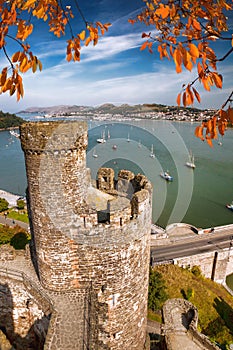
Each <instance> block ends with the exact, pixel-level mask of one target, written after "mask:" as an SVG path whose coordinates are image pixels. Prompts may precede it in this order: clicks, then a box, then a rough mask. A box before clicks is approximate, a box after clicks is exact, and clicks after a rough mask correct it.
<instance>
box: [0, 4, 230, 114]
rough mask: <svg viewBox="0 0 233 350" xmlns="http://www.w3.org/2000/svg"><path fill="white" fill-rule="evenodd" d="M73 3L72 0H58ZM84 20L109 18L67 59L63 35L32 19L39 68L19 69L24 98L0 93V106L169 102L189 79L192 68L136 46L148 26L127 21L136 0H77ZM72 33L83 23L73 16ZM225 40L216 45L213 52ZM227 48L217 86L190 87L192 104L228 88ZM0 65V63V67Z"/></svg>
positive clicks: (219, 96)
mask: <svg viewBox="0 0 233 350" xmlns="http://www.w3.org/2000/svg"><path fill="white" fill-rule="evenodd" d="M63 2H64V3H65V4H67V5H71V6H72V7H73V8H74V5H75V1H63ZM79 5H80V7H81V9H82V12H83V14H84V16H85V18H86V19H87V20H88V21H93V22H94V21H97V20H99V21H100V22H102V23H106V22H111V23H112V26H111V27H110V28H109V30H108V32H107V34H105V35H104V36H103V37H102V38H100V39H99V43H98V44H97V45H96V46H95V47H94V46H93V45H89V46H88V47H83V48H82V50H81V61H80V62H69V63H68V62H67V61H66V59H65V55H66V40H67V39H68V32H67V36H65V37H62V38H60V39H59V40H58V39H56V38H55V37H54V36H53V34H52V33H50V32H49V30H48V26H47V24H46V23H44V22H43V21H40V22H37V23H35V24H34V33H33V34H32V36H30V37H29V40H28V42H29V44H30V45H31V48H32V51H33V53H34V55H37V57H38V58H39V59H40V60H41V62H42V65H43V70H42V72H36V73H35V74H33V73H31V72H27V73H26V74H24V77H23V81H24V90H25V95H24V98H23V99H21V100H20V101H19V102H17V101H16V96H12V97H10V96H9V95H8V94H1V95H0V110H3V111H4V112H11V113H17V112H19V111H21V110H23V109H26V108H28V107H35V106H37V107H46V106H54V105H61V104H62V105H85V106H99V105H101V104H104V103H113V104H115V105H119V104H123V103H128V104H142V103H161V104H166V105H175V104H176V97H177V94H178V93H179V92H180V89H181V86H182V84H183V83H187V82H189V81H192V79H193V78H194V77H195V70H194V71H193V72H191V73H190V72H188V71H186V70H183V72H182V73H181V74H177V73H176V71H175V65H174V63H173V62H172V61H168V60H166V59H163V60H160V59H159V56H158V53H157V50H156V49H154V53H153V54H150V53H149V52H148V51H146V50H144V51H140V46H141V44H142V43H143V41H144V39H142V37H141V34H142V32H149V31H151V30H152V28H148V27H145V26H144V25H142V24H136V25H135V24H134V25H132V24H130V23H128V19H129V18H134V17H135V15H136V14H137V13H138V12H139V11H140V9H141V8H142V6H143V1H142V0H127V1H125V0H117V1H116V0H99V1H96V0H92V1H89V2H86V1H84V0H80V1H79ZM72 26H73V29H74V30H75V31H76V33H80V32H81V31H82V30H83V29H84V23H83V22H82V20H81V19H80V17H78V19H76V20H75V22H73V23H72ZM14 50H18V49H17V48H16V47H15V44H14V43H13V42H10V41H9V42H8V45H7V51H8V53H9V54H10V55H11V54H12V53H13V52H15V51H14ZM225 50H226V46H225V47H224V46H223V45H218V53H219V56H220V57H221V55H223V54H224V52H225ZM232 58H233V54H232V55H231V56H229V57H228V59H227V60H225V61H224V63H222V64H221V65H220V64H219V72H220V73H221V74H222V75H223V77H224V87H223V89H221V90H220V89H216V88H213V89H212V90H211V93H209V92H206V91H204V90H203V89H202V88H201V86H200V85H197V86H196V88H197V90H198V91H199V92H200V94H201V98H202V101H201V104H198V103H197V104H194V106H195V107H198V108H219V107H220V106H221V105H222V103H223V102H224V100H225V99H226V98H227V97H228V95H229V93H230V91H231V90H232V76H233V59H232ZM6 64H7V62H6V60H5V57H4V55H3V53H2V50H1V51H0V68H1V67H4V66H6ZM1 69H2V68H1Z"/></svg>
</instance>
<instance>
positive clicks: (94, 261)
mask: <svg viewBox="0 0 233 350" xmlns="http://www.w3.org/2000/svg"><path fill="white" fill-rule="evenodd" d="M20 132H21V144H22V149H23V151H24V154H25V163H26V172H27V179H28V209H29V215H30V227H31V235H32V240H31V246H30V251H31V260H30V259H28V256H27V257H26V258H25V262H24V263H23V262H22V261H23V257H20V259H21V260H20V263H18V264H17V265H16V266H15V264H14V261H15V260H14V259H12V257H11V264H12V268H14V269H15V268H16V270H18V272H19V271H20V269H21V267H22V266H23V264H25V265H24V266H26V264H27V265H28V266H29V267H28V276H27V274H26V276H25V278H26V279H27V280H30V279H32V280H33V281H34V284H31V286H32V285H34V286H36V287H37V288H38V290H39V291H41V293H42V294H41V295H43V297H44V298H45V299H46V300H47V298H48V300H50V302H51V305H52V306H51V309H50V311H49V312H47V313H46V310H42V309H41V310H42V311H40V305H39V303H38V299H37V303H36V307H34V310H35V315H34V316H33V317H34V319H35V320H40V319H41V321H40V323H41V327H40V329H42V330H43V332H41V339H40V343H41V344H42V343H43V339H42V338H43V336H42V333H43V334H44V349H50V350H60V349H62V350H66V349H67V350H70V349H74V350H75V349H77V350H87V349H89V350H122V349H124V350H133V349H135V350H144V349H145V346H146V345H145V344H146V325H147V289H148V268H149V257H150V230H151V205H152V204H151V196H152V187H151V184H150V183H149V181H148V180H147V179H146V178H145V176H142V175H136V176H135V175H134V174H133V173H131V172H128V173H127V171H123V172H121V173H120V174H119V177H118V181H119V186H118V182H116V181H114V173H113V170H112V169H109V168H103V169H100V171H99V173H98V178H97V183H96V187H95V186H92V185H91V179H90V171H89V169H87V168H86V148H87V125H86V123H84V122H76V121H75V122H36V123H25V124H24V125H22V126H21V130H20ZM31 262H32V263H31ZM17 267H18V269H17ZM0 268H1V266H0ZM8 268H9V264H8ZM2 271H3V270H2ZM8 271H10V270H8ZM1 276H2V274H1V269H0V278H1V281H2V277H1ZM8 277H9V278H10V276H8ZM4 283H6V279H5V280H4ZM12 285H13V284H12V282H11V283H9V284H8V287H7V288H8V289H7V291H8V294H9V293H13V294H15V298H16V299H17V291H16V290H14V291H13V290H12V288H13V287H12ZM25 288H26V291H27V293H28V285H26V286H25ZM30 292H31V294H30V300H32V301H31V302H32V303H33V295H34V294H33V291H32V288H31V290H30ZM27 293H26V292H25V293H24V294H25V295H24V296H22V300H24V304H26V303H27V300H28V296H27V295H26V294H27ZM9 295H10V294H9ZM37 295H38V293H37ZM18 298H20V296H19V295H18ZM17 305H18V304H17V303H15V304H14V305H13V306H12V310H13V311H12V315H13V316H12V318H13V321H12V324H14V323H17V322H16V321H15V320H16V319H15V317H14V313H15V312H16V313H17V312H18V311H17ZM9 310H10V308H9ZM9 310H8V314H9ZM48 321H49V325H47V323H46V322H48ZM38 322H39V321H37V323H38ZM35 323H36V322H35ZM33 325H34V323H33V324H32V325H31V328H32V329H33ZM0 326H1V325H0ZM22 331H23V327H22ZM17 332H18V333H20V329H18V330H17ZM5 333H6V334H9V331H8V330H7V329H6V330H5ZM19 348H20V347H19Z"/></svg>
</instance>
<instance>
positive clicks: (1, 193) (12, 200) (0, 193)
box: [0, 189, 21, 207]
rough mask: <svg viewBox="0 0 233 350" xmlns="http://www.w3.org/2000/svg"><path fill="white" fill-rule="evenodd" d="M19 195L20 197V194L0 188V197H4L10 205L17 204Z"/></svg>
mask: <svg viewBox="0 0 233 350" xmlns="http://www.w3.org/2000/svg"><path fill="white" fill-rule="evenodd" d="M19 197H21V195H20V194H14V193H10V192H7V191H5V190H2V189H0V198H4V199H6V200H7V202H8V203H9V206H11V207H15V206H16V205H17V200H18V199H19Z"/></svg>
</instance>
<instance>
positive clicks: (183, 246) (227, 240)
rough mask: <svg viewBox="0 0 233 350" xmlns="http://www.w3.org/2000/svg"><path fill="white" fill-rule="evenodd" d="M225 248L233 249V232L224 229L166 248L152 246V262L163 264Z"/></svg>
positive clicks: (175, 243)
mask: <svg viewBox="0 0 233 350" xmlns="http://www.w3.org/2000/svg"><path fill="white" fill-rule="evenodd" d="M223 248H229V249H233V230H232V228H231V229H224V230H222V231H218V232H215V233H209V234H206V235H204V234H203V235H199V236H196V237H195V238H192V239H183V240H182V242H181V241H177V242H173V243H169V244H167V245H166V246H165V245H163V246H161V245H160V246H152V247H151V258H152V261H153V262H154V263H155V262H162V261H166V260H172V259H175V258H181V257H184V256H190V255H196V254H201V253H206V252H211V251H216V250H218V251H219V250H221V249H223Z"/></svg>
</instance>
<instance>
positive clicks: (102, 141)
mask: <svg viewBox="0 0 233 350" xmlns="http://www.w3.org/2000/svg"><path fill="white" fill-rule="evenodd" d="M96 142H98V143H105V142H106V139H105V132H104V131H103V133H102V135H101V138H99V139H97V140H96Z"/></svg>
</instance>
